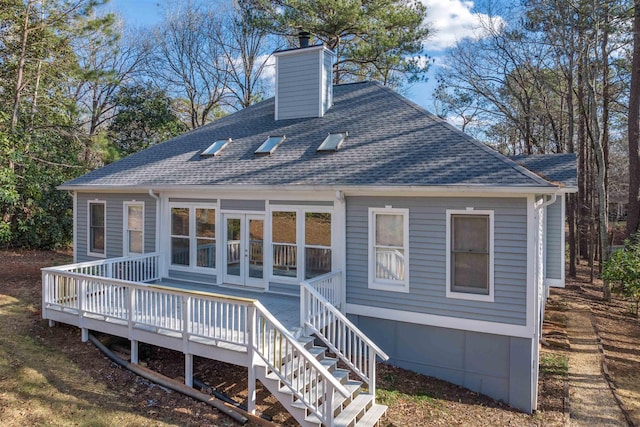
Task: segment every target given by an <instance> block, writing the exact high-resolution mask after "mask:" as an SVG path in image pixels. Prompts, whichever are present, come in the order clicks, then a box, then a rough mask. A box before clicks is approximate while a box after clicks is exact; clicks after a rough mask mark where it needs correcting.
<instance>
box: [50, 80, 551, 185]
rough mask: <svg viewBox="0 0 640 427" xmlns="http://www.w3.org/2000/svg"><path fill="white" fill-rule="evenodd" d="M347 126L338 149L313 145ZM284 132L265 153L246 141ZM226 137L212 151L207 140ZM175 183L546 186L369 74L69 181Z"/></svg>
mask: <svg viewBox="0 0 640 427" xmlns="http://www.w3.org/2000/svg"><path fill="white" fill-rule="evenodd" d="M344 131H348V132H349V136H348V137H347V139H346V140H345V141H344V143H343V144H342V146H341V148H340V150H339V151H337V152H334V153H322V152H320V153H319V152H317V151H316V149H317V148H318V146H319V145H320V144H321V143H322V141H323V140H324V139H325V137H326V136H327V134H328V133H330V132H344ZM269 135H286V140H285V141H284V142H283V143H282V144H281V145H280V147H278V149H277V150H276V151H275V152H274V153H273V154H272V155H270V156H259V155H256V154H254V151H255V150H256V149H257V148H258V147H259V146H260V145H261V144H262V143H263V142H264V141H265V139H266V138H267V137H268V136H269ZM226 138H232V139H233V141H232V142H231V143H230V144H229V145H228V146H227V147H226V148H225V149H224V151H223V152H222V154H221V155H220V156H216V157H202V156H200V153H201V152H202V150H204V149H206V148H207V147H208V146H209V145H210V144H211V143H212V142H214V141H216V140H219V139H226ZM174 185H269V186H273V185H286V186H296V185H311V186H376V187H384V186H447V185H471V186H515V187H545V186H549V187H553V186H554V185H553V184H551V183H549V182H548V181H546V180H544V179H542V178H540V177H539V176H537V175H535V174H533V173H531V172H530V171H528V170H526V169H525V168H523V167H521V166H519V165H518V164H516V163H515V162H513V161H511V160H509V159H508V158H506V157H504V156H502V155H500V154H499V153H497V152H495V151H494V150H492V149H490V148H488V147H486V146H485V145H483V144H481V143H480V142H478V141H476V140H474V139H472V138H471V137H469V136H467V135H465V134H464V133H462V132H460V131H459V130H457V129H455V128H454V127H453V126H451V125H449V124H447V123H446V122H445V121H443V120H441V119H439V118H437V117H436V116H434V115H432V114H431V113H428V112H427V111H425V110H423V109H422V108H420V107H418V106H417V105H415V104H413V103H411V102H410V101H408V100H407V99H405V98H403V97H402V96H400V95H398V94H396V93H395V92H393V91H392V90H390V89H388V88H385V87H383V86H382V85H380V84H378V83H375V82H364V83H354V84H347V85H338V86H335V87H334V105H333V107H332V108H330V109H329V111H328V112H327V113H326V114H325V115H324V117H321V118H311V119H292V120H279V121H275V120H274V100H273V99H269V100H266V101H263V102H261V103H259V104H256V105H253V106H251V107H249V108H246V109H244V110H242V111H239V112H237V113H234V114H231V115H229V116H226V117H224V118H221V119H219V120H216V121H215V122H213V123H210V124H208V125H206V126H203V127H201V128H199V129H196V130H194V131H191V132H188V133H186V134H184V135H181V136H179V137H177V138H174V139H171V140H169V141H166V142H164V143H162V144H158V145H155V146H153V147H150V148H148V149H146V150H143V151H141V152H139V153H136V154H133V155H131V156H129V157H126V158H125V159H122V160H120V161H118V162H115V163H112V164H109V165H107V166H105V167H103V168H101V169H97V170H95V171H93V172H90V173H88V174H86V175H84V176H81V177H79V178H76V179H74V180H72V181H69V182H67V183H66V184H64V185H63V186H62V188H69V189H72V188H73V187H75V186H96V187H97V188H99V187H100V186H122V187H131V186H136V187H162V186H174Z"/></svg>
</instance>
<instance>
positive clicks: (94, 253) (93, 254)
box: [87, 251, 107, 258]
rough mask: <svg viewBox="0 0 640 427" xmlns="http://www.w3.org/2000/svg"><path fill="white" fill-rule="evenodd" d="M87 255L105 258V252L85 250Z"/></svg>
mask: <svg viewBox="0 0 640 427" xmlns="http://www.w3.org/2000/svg"><path fill="white" fill-rule="evenodd" d="M87 256H91V257H94V258H106V257H107V254H101V253H98V252H90V251H88V252H87Z"/></svg>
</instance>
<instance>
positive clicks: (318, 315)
mask: <svg viewBox="0 0 640 427" xmlns="http://www.w3.org/2000/svg"><path fill="white" fill-rule="evenodd" d="M309 282H311V281H304V282H301V284H300V285H301V286H300V299H301V301H300V305H301V309H300V313H301V317H300V322H301V323H302V326H303V327H308V328H310V329H311V330H312V331H313V332H314V333H315V334H316V335H317V336H318V338H320V339H321V340H322V341H323V342H324V343H325V344H326V345H327V347H329V349H330V350H331V351H332V352H334V353H335V354H336V355H337V356H338V357H339V358H340V360H342V361H343V362H344V363H345V364H346V365H347V366H349V368H351V369H352V370H353V371H354V372H355V373H356V374H358V376H360V377H361V378H362V379H363V380H364V381H365V382H366V383H367V385H368V386H369V391H370V392H371V393H372V394H373V395H374V396H375V358H376V356H379V357H380V358H381V359H382V360H388V359H389V356H388V355H387V354H386V353H385V352H384V351H382V349H380V347H378V346H377V345H376V344H375V343H374V342H373V341H371V339H369V337H367V336H366V335H365V334H364V333H363V332H362V331H361V330H360V329H358V327H357V326H356V325H354V324H353V323H352V322H351V321H350V320H349V319H347V317H346V316H345V315H344V314H342V313H341V312H340V310H338V309H337V308H336V307H334V306H333V305H332V304H331V303H330V302H329V301H328V300H327V299H326V298H324V297H323V296H322V295H321V294H320V293H319V292H318V291H317V290H316V289H314V288H313V286H312V285H311V283H309Z"/></svg>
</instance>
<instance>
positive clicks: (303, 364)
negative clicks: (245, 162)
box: [251, 301, 349, 425]
mask: <svg viewBox="0 0 640 427" xmlns="http://www.w3.org/2000/svg"><path fill="white" fill-rule="evenodd" d="M253 305H254V307H255V308H256V312H255V318H254V320H252V323H253V324H254V334H255V335H253V337H252V338H251V341H252V348H253V350H254V351H255V352H256V354H257V355H258V356H259V357H260V359H262V360H263V361H264V363H266V365H267V368H268V370H269V371H271V372H273V373H274V374H275V375H276V376H277V377H278V378H279V379H280V381H281V382H282V383H283V384H284V385H285V386H286V387H287V388H288V389H289V390H291V392H292V393H293V395H294V396H295V397H296V398H298V399H299V400H300V401H301V402H302V403H304V405H305V406H306V407H307V408H309V410H310V411H311V412H312V413H313V414H314V415H315V416H316V417H318V418H319V419H320V420H321V421H322V423H323V424H324V425H333V402H334V392H336V391H337V392H338V393H340V394H341V395H342V396H343V397H344V398H347V397H349V392H348V391H347V389H346V388H345V387H344V386H343V385H342V384H341V383H340V381H338V379H337V378H336V377H335V376H333V375H332V374H331V372H329V371H328V370H327V368H325V367H324V366H322V364H321V363H320V362H319V361H318V360H317V359H316V358H315V357H314V356H313V355H312V354H311V353H309V351H307V350H306V349H305V348H304V347H303V346H302V345H301V344H300V343H299V342H298V340H296V338H294V336H293V335H291V333H290V332H289V331H288V330H287V329H286V328H285V327H284V326H283V325H282V324H281V323H280V322H279V321H278V320H277V319H276V318H275V317H274V316H273V315H272V314H271V313H270V312H269V311H268V310H267V309H266V308H265V307H264V306H263V305H262V304H260V302H258V301H255V302H254V304H253Z"/></svg>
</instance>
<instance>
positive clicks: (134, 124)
mask: <svg viewBox="0 0 640 427" xmlns="http://www.w3.org/2000/svg"><path fill="white" fill-rule="evenodd" d="M113 103H114V104H115V105H117V106H118V108H117V112H116V116H115V118H114V119H113V121H112V123H111V125H110V126H109V132H110V134H111V136H112V138H113V143H114V145H115V147H117V150H118V152H119V154H120V155H122V156H125V155H129V154H132V153H135V152H137V151H140V150H142V149H144V148H147V147H149V146H151V145H153V144H157V143H158V142H162V141H164V140H167V139H169V138H171V137H173V136H176V135H178V134H180V133H182V132H184V131H185V130H186V127H185V126H184V125H183V124H182V122H181V121H180V119H179V118H178V117H177V116H176V115H175V113H174V112H173V110H172V108H171V100H170V99H169V97H168V96H167V94H166V93H165V92H164V91H163V90H162V89H158V88H156V87H154V86H152V85H151V84H146V85H133V86H125V87H122V88H121V89H120V91H119V92H118V93H117V94H116V95H115V97H114V99H113Z"/></svg>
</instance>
